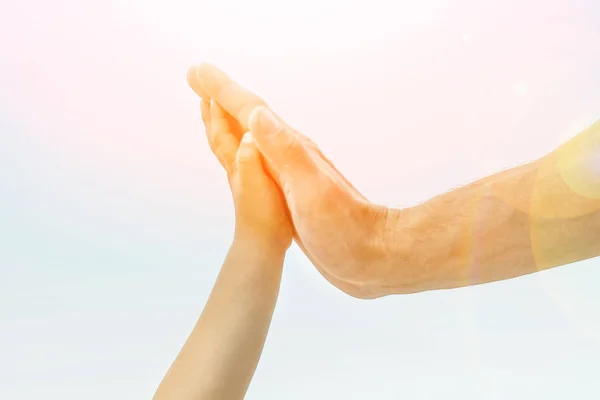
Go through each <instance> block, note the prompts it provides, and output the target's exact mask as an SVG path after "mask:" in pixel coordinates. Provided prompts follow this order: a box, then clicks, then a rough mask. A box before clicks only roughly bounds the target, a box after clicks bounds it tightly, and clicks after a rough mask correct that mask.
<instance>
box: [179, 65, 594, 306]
mask: <svg viewBox="0 0 600 400" xmlns="http://www.w3.org/2000/svg"><path fill="white" fill-rule="evenodd" d="M188 83H189V84H190V86H191V87H192V89H193V90H194V91H195V92H196V93H197V94H198V95H199V96H200V97H202V98H205V99H209V98H210V99H215V100H216V101H217V102H218V103H219V104H221V105H222V106H223V108H224V109H225V110H226V111H227V112H228V114H229V116H230V118H232V119H234V120H235V121H237V124H238V126H239V127H240V131H243V130H246V129H249V130H250V131H252V133H253V135H254V138H255V140H256V145H257V147H258V148H259V150H260V152H261V153H262V155H263V158H264V160H265V166H266V168H267V171H268V172H269V174H270V175H271V176H272V177H273V179H274V180H275V181H276V182H277V184H278V185H279V187H280V189H281V191H282V193H283V195H284V196H285V199H286V202H287V206H288V208H289V212H290V216H291V218H292V221H293V224H294V227H295V240H296V242H297V243H298V245H299V246H300V248H301V249H302V250H303V251H304V253H305V254H306V255H307V257H308V258H309V259H310V260H311V262H312V263H313V264H314V265H315V266H316V268H317V269H318V270H319V271H320V272H321V274H323V276H324V277H325V278H326V279H328V280H329V281H330V282H331V283H332V284H334V285H335V286H336V287H338V288H339V289H341V290H343V291H344V292H346V293H348V294H350V295H352V296H354V297H358V298H376V297H381V296H385V295H390V294H403V293H415V292H422V291H427V290H436V289H448V288H456V287H462V286H468V285H474V284H481V283H487V282H493V281H499V280H503V279H508V278H513V277H517V276H521V275H525V274H529V273H533V272H536V271H540V270H543V269H547V268H551V267H556V266H559V265H565V264H569V263H572V262H576V261H580V260H584V259H588V258H592V257H596V256H598V255H600V240H599V239H597V238H599V237H600V161H599V159H600V122H598V123H596V124H594V125H593V126H591V127H590V128H588V129H587V130H585V131H584V132H582V133H581V134H579V135H578V136H576V137H575V138H573V139H572V140H570V141H569V142H567V143H565V144H564V145H563V146H561V147H560V148H558V149H557V150H555V151H554V152H552V153H550V154H548V155H546V156H544V157H542V158H540V159H539V160H536V161H533V162H530V163H527V164H525V165H522V166H519V167H516V168H513V169H510V170H507V171H503V172H500V173H498V174H494V175H491V176H489V177H487V178H484V179H482V180H480V181H477V182H474V183H472V184H469V185H467V186H464V187H462V188H460V189H457V190H454V191H451V192H448V193H444V194H441V195H439V196H436V197H434V198H432V199H430V200H428V201H426V202H424V203H422V204H420V205H418V206H415V207H411V208H406V209H393V208H388V207H384V206H381V205H377V204H374V203H372V202H369V201H368V200H367V199H366V198H365V197H364V196H363V195H362V194H360V193H359V192H358V190H356V189H355V188H354V187H353V186H352V185H351V184H350V183H349V182H348V181H347V180H346V179H345V178H344V177H343V175H342V174H341V173H340V172H339V171H338V170H337V169H336V168H335V167H334V166H333V165H332V164H331V162H329V161H328V160H327V159H326V158H325V156H324V155H323V154H322V153H321V151H320V150H319V149H318V148H317V146H316V145H315V144H314V143H313V142H311V141H310V140H309V139H308V138H307V137H306V136H304V135H302V134H301V133H299V132H298V131H296V130H294V129H293V128H292V127H290V126H288V125H287V124H286V123H285V122H284V121H283V120H282V119H281V118H280V117H278V116H276V115H275V114H274V113H273V112H272V111H271V110H270V109H269V108H268V107H267V105H266V103H265V102H264V101H263V100H262V99H261V98H260V97H258V96H256V95H255V94H254V93H252V92H250V91H249V90H247V89H245V88H243V87H241V86H240V85H239V84H237V83H236V82H235V81H233V80H232V79H231V78H230V77H228V76H227V75H226V74H225V73H224V72H222V71H221V70H219V69H218V68H216V67H214V66H212V65H210V64H202V65H200V66H196V67H192V68H191V69H190V71H189V72H188Z"/></svg>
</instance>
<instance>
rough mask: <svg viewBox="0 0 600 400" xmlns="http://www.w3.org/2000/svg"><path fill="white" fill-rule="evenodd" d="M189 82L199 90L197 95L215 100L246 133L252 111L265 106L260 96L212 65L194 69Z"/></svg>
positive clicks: (190, 73) (189, 73) (189, 74)
mask: <svg viewBox="0 0 600 400" xmlns="http://www.w3.org/2000/svg"><path fill="white" fill-rule="evenodd" d="M188 81H192V83H190V86H192V88H195V87H197V88H198V90H197V91H196V92H197V93H203V94H204V95H205V96H208V98H211V99H215V100H216V101H217V102H218V103H219V104H220V105H221V106H222V107H223V108H224V109H225V110H226V111H227V112H228V113H229V114H231V116H232V117H233V118H235V119H236V120H237V121H238V122H239V123H240V125H241V127H242V129H243V130H244V131H246V130H248V127H249V126H248V120H249V117H250V113H251V112H252V110H254V109H255V108H256V107H257V106H259V105H265V102H264V101H263V100H262V99H261V98H260V97H259V96H257V95H256V94H254V93H252V92H251V91H249V90H247V89H246V88H244V87H242V86H241V85H239V84H238V83H237V82H235V81H234V80H233V79H231V78H230V77H229V76H228V75H227V74H225V73H224V72H223V71H221V70H220V69H218V68H217V67H215V66H214V65H211V64H201V65H199V66H195V67H192V68H191V69H190V72H188ZM194 90H196V89H194ZM201 96H202V94H201Z"/></svg>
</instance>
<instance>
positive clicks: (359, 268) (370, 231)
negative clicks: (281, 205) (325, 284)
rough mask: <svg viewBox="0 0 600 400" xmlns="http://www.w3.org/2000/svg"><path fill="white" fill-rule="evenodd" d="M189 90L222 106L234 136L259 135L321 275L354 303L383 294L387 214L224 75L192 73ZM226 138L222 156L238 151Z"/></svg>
mask: <svg viewBox="0 0 600 400" xmlns="http://www.w3.org/2000/svg"><path fill="white" fill-rule="evenodd" d="M188 83H189V85H190V86H191V87H192V89H194V91H195V92H196V93H197V94H198V95H199V96H200V97H202V98H203V100H204V101H210V100H213V101H216V102H217V103H219V104H220V105H221V106H222V107H223V109H224V110H225V111H226V112H227V113H228V118H229V119H231V120H233V122H235V123H236V125H235V127H234V128H233V129H232V130H233V132H234V134H236V135H237V136H238V137H240V136H241V135H242V134H243V133H244V132H246V131H247V130H249V131H251V132H252V134H253V136H254V140H255V142H256V145H257V147H258V148H259V150H260V152H261V153H262V155H263V158H264V160H265V164H266V167H267V170H268V171H269V173H270V174H271V176H272V177H273V179H274V180H275V181H276V182H277V183H278V185H279V187H280V188H281V191H282V193H283V195H284V196H285V199H286V202H287V206H288V208H289V212H290V215H291V218H292V221H293V223H294V227H295V233H296V234H295V239H296V242H297V244H298V245H299V247H300V248H301V249H302V250H303V251H304V253H305V254H306V256H307V257H308V258H309V260H310V261H311V262H312V263H313V264H314V265H315V267H316V268H317V269H318V270H319V272H320V273H321V274H322V275H323V276H324V277H325V278H326V279H327V280H329V281H330V282H331V283H333V284H334V285H335V286H336V287H338V288H339V289H341V290H343V291H344V292H346V293H348V294H350V295H352V296H354V297H359V298H374V297H379V296H381V295H383V294H384V288H385V286H386V282H385V274H384V273H382V268H386V267H385V266H386V265H387V264H386V262H385V260H384V258H385V251H384V250H383V248H384V246H383V245H384V230H385V223H386V217H387V209H386V208H385V207H382V206H378V205H375V204H373V203H371V202H369V201H368V200H367V199H366V198H365V197H364V196H363V195H362V194H361V193H360V192H359V191H358V190H357V189H356V188H354V187H353V186H352V184H350V182H348V180H347V179H346V178H344V176H343V175H342V174H341V173H340V172H339V171H338V170H337V169H336V168H335V167H334V166H333V164H332V163H331V162H330V161H329V160H328V159H327V158H326V157H325V156H324V155H323V154H322V152H321V151H320V150H319V149H318V147H317V146H316V145H315V144H314V143H313V142H312V141H310V140H309V139H308V138H307V137H306V136H304V135H303V134H301V133H300V132H298V131H296V130H294V129H293V128H292V127H290V126H289V125H287V124H286V123H285V122H284V121H283V120H282V119H281V118H280V117H278V116H277V115H275V114H274V113H273V112H272V111H271V110H270V109H269V108H268V107H267V105H266V103H265V102H264V101H263V100H262V99H261V98H260V97H258V96H257V95H255V94H254V93H252V92H250V91H248V90H246V89H245V88H243V87H242V86H240V85H239V84H237V83H236V82H235V81H233V80H232V79H231V78H229V77H228V76H227V75H226V74H225V73H224V72H222V71H221V70H219V69H218V68H216V67H214V66H212V65H210V64H202V65H200V66H198V67H193V68H191V69H190V71H189V72H188ZM220 139H221V138H219V137H214V138H213V139H212V140H213V141H214V142H213V143H212V147H213V149H219V152H220V153H221V154H223V153H226V152H227V151H229V152H235V151H236V150H237V149H235V148H233V147H231V146H229V145H226V146H221V145H220V143H219V140H220ZM221 157H225V158H227V157H228V156H227V155H222V156H221ZM230 158H234V157H233V154H232V155H231V157H230Z"/></svg>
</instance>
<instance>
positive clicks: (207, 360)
mask: <svg viewBox="0 0 600 400" xmlns="http://www.w3.org/2000/svg"><path fill="white" fill-rule="evenodd" d="M202 114H203V119H204V123H205V125H206V131H207V134H208V139H209V143H210V145H211V148H212V149H213V152H214V153H215V155H216V156H217V158H218V159H219V161H220V162H221V165H222V166H223V168H225V170H226V171H227V176H228V179H229V183H230V187H231V192H232V195H233V200H234V205H235V216H236V223H235V234H234V240H233V243H232V245H231V248H230V250H229V252H228V254H227V258H226V259H225V262H224V263H223V266H222V268H221V271H220V273H219V276H218V278H217V281H216V283H215V286H214V288H213V290H212V292H211V294H210V297H209V299H208V301H207V303H206V306H205V308H204V310H203V312H202V315H201V316H200V318H199V320H198V322H197V324H196V326H195V327H194V329H193V331H192V333H191V335H190V336H189V338H188V340H187V341H186V343H185V345H184V346H183V348H182V349H181V351H180V353H179V355H178V356H177V358H176V359H175V361H174V362H173V365H171V367H170V369H169V370H168V372H167V374H166V375H165V377H164V378H163V380H162V382H161V384H160V386H159V387H158V389H157V391H156V394H155V395H154V400H162V399H165V400H166V399H168V400H197V399H203V400H204V399H206V400H210V399H219V400H238V399H243V398H244V396H245V394H246V391H247V389H248V386H249V384H250V381H251V379H252V376H253V375H254V372H255V370H256V366H257V364H258V361H259V358H260V354H261V352H262V349H263V346H264V343H265V339H266V336H267V332H268V329H269V325H270V322H271V317H272V315H273V310H274V308H275V303H276V300H277V296H278V293H279V285H280V281H281V274H282V266H283V261H284V256H285V253H286V251H287V249H288V248H289V246H290V244H291V242H292V237H293V227H292V224H291V221H290V219H289V217H288V214H287V209H286V205H285V202H284V199H283V197H282V196H281V193H280V191H279V190H278V187H277V185H276V184H275V183H274V182H273V181H272V180H271V178H269V176H268V175H267V174H266V172H265V170H264V169H263V166H262V160H261V156H260V153H259V151H258V149H257V148H256V146H255V144H254V142H253V141H252V140H251V139H252V138H251V135H249V134H247V135H246V136H245V137H244V138H245V140H242V141H241V143H240V140H239V139H238V138H237V137H236V135H235V134H233V131H234V130H235V129H236V126H235V124H232V122H233V121H232V120H231V119H230V118H228V117H227V114H226V113H225V112H224V111H223V110H222V109H221V107H219V105H218V104H216V103H214V102H213V103H212V105H211V106H208V104H206V103H203V105H202ZM217 137H219V139H218V140H215V138H217ZM216 143H221V144H219V145H218V146H216Z"/></svg>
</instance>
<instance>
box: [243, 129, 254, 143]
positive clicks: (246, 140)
mask: <svg viewBox="0 0 600 400" xmlns="http://www.w3.org/2000/svg"><path fill="white" fill-rule="evenodd" d="M253 140H254V138H253V137H252V133H251V132H246V133H245V134H244V136H242V143H246V144H248V143H252V141H253Z"/></svg>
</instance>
